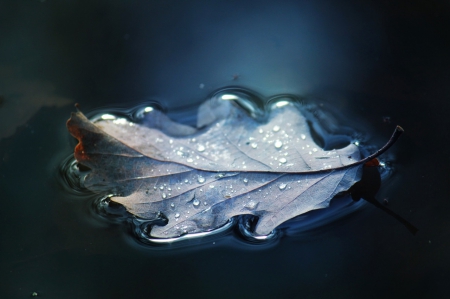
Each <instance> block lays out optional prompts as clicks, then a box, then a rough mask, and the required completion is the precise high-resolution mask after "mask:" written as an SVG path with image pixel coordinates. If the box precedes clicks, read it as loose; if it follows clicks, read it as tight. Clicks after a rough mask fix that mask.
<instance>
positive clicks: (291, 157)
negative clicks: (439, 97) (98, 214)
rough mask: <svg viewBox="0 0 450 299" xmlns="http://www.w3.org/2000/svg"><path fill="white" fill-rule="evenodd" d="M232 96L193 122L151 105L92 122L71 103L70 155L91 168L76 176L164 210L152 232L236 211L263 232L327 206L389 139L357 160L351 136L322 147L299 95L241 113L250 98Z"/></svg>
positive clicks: (217, 219) (120, 198) (213, 223)
mask: <svg viewBox="0 0 450 299" xmlns="http://www.w3.org/2000/svg"><path fill="white" fill-rule="evenodd" d="M237 99H239V97H238V96H236V95H233V94H224V95H222V96H216V97H214V98H212V99H211V100H209V101H207V102H205V103H204V104H203V105H202V106H201V107H200V108H199V112H198V122H197V127H196V128H193V127H190V126H186V125H182V124H179V123H176V122H173V121H172V120H170V119H169V118H168V117H167V116H166V115H164V114H163V113H162V112H160V111H158V110H154V109H148V113H146V114H145V117H144V119H143V120H142V122H140V123H139V124H137V123H133V122H130V121H129V120H127V119H124V118H118V117H115V116H112V115H104V116H103V117H101V118H100V119H98V120H97V121H96V122H94V123H93V122H91V121H90V120H88V119H87V118H86V117H85V116H84V115H83V114H82V113H81V112H76V113H72V117H71V118H70V119H69V120H68V122H67V126H68V129H69V131H70V133H71V134H72V135H73V136H74V137H76V138H77V139H78V140H79V144H78V145H77V146H76V148H75V158H76V159H77V161H78V162H79V163H80V164H81V165H84V166H85V167H88V168H89V169H90V172H89V173H88V174H87V175H86V176H85V178H84V180H83V184H84V186H85V187H86V188H88V189H89V190H92V191H93V192H97V193H104V194H113V196H112V197H111V200H113V201H115V202H117V203H120V204H122V205H123V206H125V207H126V209H127V210H128V211H129V212H130V213H132V214H134V215H136V216H137V217H140V218H143V219H155V218H158V217H161V215H163V216H164V217H165V218H166V219H167V223H166V225H154V226H153V227H152V229H151V232H150V233H149V234H150V236H151V237H156V238H172V237H178V236H181V235H184V234H191V233H199V232H205V231H211V230H214V229H216V228H218V227H221V226H223V225H224V224H225V223H227V221H228V220H229V219H230V218H232V217H234V216H237V215H244V214H247V215H254V216H256V217H258V221H257V223H256V226H255V228H254V234H255V235H267V234H269V233H270V232H271V231H272V230H274V229H275V228H276V227H277V226H278V225H280V224H281V223H283V222H285V221H287V220H289V219H291V218H293V217H295V216H297V215H300V214H303V213H306V212H308V211H311V210H314V209H320V208H325V207H327V206H328V205H329V202H330V200H331V199H332V198H333V197H334V196H335V195H336V194H338V193H341V192H344V191H347V190H349V188H350V187H351V186H353V185H354V184H355V183H356V182H358V181H359V180H360V178H361V175H362V165H363V163H364V162H367V161H368V160H370V159H372V158H373V157H375V156H377V155H379V154H381V153H382V152H383V151H385V150H386V149H387V147H388V146H389V144H388V145H387V146H385V148H383V149H382V150H380V151H378V152H377V153H376V154H374V155H372V156H370V157H367V158H365V159H363V160H361V157H360V152H359V149H358V147H357V146H355V145H354V144H350V145H348V146H347V147H345V148H342V149H338V150H330V151H325V150H323V149H321V148H320V147H319V146H317V144H315V143H314V141H313V138H312V136H311V133H310V129H309V127H308V124H307V120H306V118H305V117H304V116H303V114H302V113H301V110H300V107H299V106H298V104H296V103H292V102H287V101H283V102H278V103H277V104H275V105H273V107H272V109H270V111H269V112H268V113H267V114H266V116H261V115H264V114H261V113H260V114H258V113H257V112H258V111H257V110H255V109H253V110H251V113H250V114H253V115H249V113H248V111H246V109H244V108H248V106H249V104H248V102H245V101H242V100H241V101H236V100H237ZM247 110H248V109H247ZM255 115H256V116H255ZM258 115H260V116H261V117H258ZM401 131H402V130H401V128H400V127H398V128H397V130H396V133H395V134H394V136H393V139H392V140H391V142H393V141H395V139H396V138H397V137H398V135H399V134H400V133H401Z"/></svg>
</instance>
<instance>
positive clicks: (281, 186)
mask: <svg viewBox="0 0 450 299" xmlns="http://www.w3.org/2000/svg"><path fill="white" fill-rule="evenodd" d="M285 188H286V184H285V183H281V184H279V185H278V189H280V190H284V189H285Z"/></svg>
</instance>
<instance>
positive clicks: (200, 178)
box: [197, 175, 205, 184]
mask: <svg viewBox="0 0 450 299" xmlns="http://www.w3.org/2000/svg"><path fill="white" fill-rule="evenodd" d="M197 181H198V182H199V183H200V184H202V183H204V182H205V178H204V177H202V176H201V175H200V176H198V178H197Z"/></svg>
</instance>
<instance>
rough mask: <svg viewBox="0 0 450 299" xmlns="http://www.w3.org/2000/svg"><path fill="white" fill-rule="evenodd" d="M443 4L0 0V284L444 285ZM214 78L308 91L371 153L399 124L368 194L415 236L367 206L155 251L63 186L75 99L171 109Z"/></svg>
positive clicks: (69, 287)
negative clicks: (310, 222)
mask: <svg viewBox="0 0 450 299" xmlns="http://www.w3.org/2000/svg"><path fill="white" fill-rule="evenodd" d="M449 15H450V11H449V7H448V5H447V4H445V3H441V2H439V1H431V2H426V3H419V2H409V3H403V2H401V1H394V2H392V1H389V2H385V3H384V2H377V3H373V2H364V3H361V2H360V1H345V3H339V4H337V3H333V2H327V1H319V2H314V3H309V2H308V3H306V1H286V2H283V3H276V4H275V3H273V4H271V3H267V2H257V3H256V2H252V1H246V2H245V3H244V2H242V1H241V2H238V1H228V2H225V1H223V2H216V3H214V4H205V3H203V2H189V3H183V2H176V1H168V2H164V3H151V2H146V3H145V4H143V3H138V2H120V1H109V2H102V1H85V2H74V1H63V2H57V3H55V2H52V1H43V2H40V1H29V2H17V1H5V2H2V3H1V4H0V32H1V34H2V35H1V36H2V38H1V41H2V42H1V44H0V96H1V97H0V133H1V135H0V138H1V139H0V192H1V193H0V199H1V202H2V209H1V210H0V219H1V224H2V235H1V242H0V250H1V255H0V271H1V272H0V278H1V280H0V281H1V283H0V294H1V295H2V297H5V298H24V297H29V296H31V294H32V293H33V292H37V294H38V296H41V297H43V298H129V297H135V298H148V297H152V298H175V297H180V296H183V297H197V298H209V297H215V298H230V297H235V298H298V297H300V296H301V297H304V298H330V297H333V298H336V297H337V298H340V297H342V298H348V297H356V298H359V297H374V298H379V297H387V298H392V297H410V298H436V297H437V298H441V297H445V296H446V295H447V294H448V290H447V281H448V279H449V273H448V270H447V269H448V268H449V266H450V263H449V262H450V259H449V255H448V250H449V245H450V244H449V240H450V239H449V233H448V231H449V221H448V216H447V214H448V210H449V207H450V204H449V202H448V200H447V199H448V194H449V185H448V179H447V177H448V176H447V168H448V167H447V166H448V165H449V162H450V161H449V156H448V153H447V152H448V150H447V148H448V146H449V135H448V133H447V128H448V127H449V118H448V111H449V102H448V100H449V99H450V93H449V87H448V84H447V83H448V80H449V79H450V78H449V74H448V70H449V69H450V61H449V58H448V55H447V53H448V52H449V50H450V49H449V46H448V45H449V44H448V43H447V39H448V34H447V31H448V28H449V25H450V24H449V21H448V20H449V18H448V16H449ZM226 86H239V87H244V88H248V89H251V90H253V91H255V92H257V93H259V94H261V95H263V96H264V97H269V96H271V95H276V94H284V93H289V94H295V95H300V96H308V97H314V98H319V99H321V100H323V104H324V108H323V109H324V110H326V109H327V108H328V109H332V111H331V112H334V113H333V115H337V116H338V118H339V117H343V118H344V119H343V122H342V123H344V124H346V125H347V126H348V127H350V128H353V129H354V130H355V131H356V132H361V133H363V135H362V137H364V138H366V139H365V140H366V142H367V144H370V145H375V146H377V147H379V146H380V145H382V144H383V143H384V142H385V140H386V138H387V137H388V136H390V134H391V131H392V128H393V126H395V125H396V124H399V125H401V126H402V127H403V128H404V129H405V134H404V135H403V136H402V137H401V139H400V140H399V141H398V142H397V144H396V145H395V146H394V147H393V148H392V149H391V150H390V152H389V158H388V159H387V160H389V161H391V164H390V167H391V168H392V169H393V173H392V174H391V176H390V177H389V179H388V180H386V181H385V182H384V183H383V186H382V188H381V190H380V191H379V193H378V194H377V197H378V198H379V199H382V198H383V199H384V198H387V199H388V201H389V205H388V207H389V208H391V209H392V210H394V211H396V212H398V213H399V214H401V215H402V216H404V217H405V218H407V219H408V220H409V221H411V222H412V223H414V224H415V225H416V226H418V227H419V229H420V231H419V232H418V234H417V235H416V236H412V235H411V234H410V233H409V232H408V231H407V230H406V229H405V228H404V227H403V226H402V225H401V224H399V223H398V222H397V221H395V220H394V219H392V218H391V217H389V216H388V215H386V214H384V213H383V212H381V211H379V210H377V209H375V208H374V207H373V206H371V205H368V204H366V205H362V206H361V207H360V208H359V209H357V210H356V211H354V212H353V213H350V214H348V215H346V216H345V217H340V218H339V219H335V220H333V221H331V222H328V223H326V224H324V225H319V226H316V227H314V228H313V229H310V230H306V231H305V230H302V231H300V232H299V231H295V230H294V229H292V230H289V229H286V230H285V232H286V233H285V234H283V235H282V237H280V238H279V239H277V241H276V242H272V243H268V245H261V244H259V245H255V244H250V243H248V242H247V241H246V240H243V239H241V238H239V237H236V235H238V234H237V232H235V231H233V230H231V231H229V232H227V233H225V234H224V235H221V236H218V237H214V238H212V239H209V240H206V241H204V242H200V244H194V245H192V246H187V247H186V246H184V247H179V248H170V249H169V250H167V249H165V248H163V247H161V248H160V249H158V250H154V249H149V246H148V244H144V243H141V242H138V241H136V237H135V235H134V234H133V225H132V223H127V222H126V221H125V223H124V222H123V221H122V220H121V219H116V220H114V219H111V218H112V217H104V215H102V213H98V211H96V209H95V206H93V202H95V200H96V197H95V195H92V197H89V196H87V195H86V194H84V193H80V194H77V193H70V192H68V189H67V188H65V187H64V185H62V184H61V173H60V167H61V164H62V163H63V161H64V160H65V159H67V158H68V157H69V156H70V154H71V153H72V151H73V147H74V145H75V141H74V140H73V139H72V137H70V135H69V134H68V132H67V130H66V128H65V122H66V120H67V119H68V117H69V115H70V112H71V111H73V110H74V108H73V104H74V103H75V102H78V103H80V105H81V106H82V107H83V111H89V112H92V113H96V111H115V110H120V111H123V109H128V108H130V107H136V106H138V105H141V104H143V103H153V104H154V103H158V104H159V105H160V106H161V108H162V109H163V110H165V111H168V112H170V111H172V112H177V111H182V112H179V113H181V114H182V115H184V114H183V113H184V112H189V111H192V110H194V109H195V108H196V107H197V106H198V104H200V103H201V102H202V101H204V100H205V99H206V98H207V97H208V95H210V94H211V93H212V92H214V91H215V90H218V89H220V88H223V87H226ZM187 114H189V113H187ZM185 121H186V122H190V120H189V119H186V120H185ZM356 137H360V136H356Z"/></svg>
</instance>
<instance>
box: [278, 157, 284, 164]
mask: <svg viewBox="0 0 450 299" xmlns="http://www.w3.org/2000/svg"><path fill="white" fill-rule="evenodd" d="M278 161H280V163H283V164H284V163H286V159H285V158H280V159H279V160H278Z"/></svg>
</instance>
